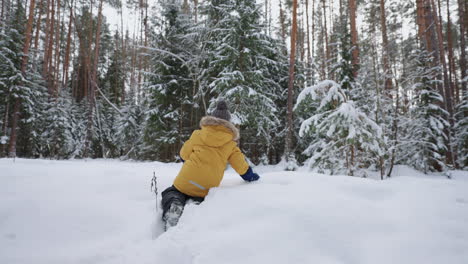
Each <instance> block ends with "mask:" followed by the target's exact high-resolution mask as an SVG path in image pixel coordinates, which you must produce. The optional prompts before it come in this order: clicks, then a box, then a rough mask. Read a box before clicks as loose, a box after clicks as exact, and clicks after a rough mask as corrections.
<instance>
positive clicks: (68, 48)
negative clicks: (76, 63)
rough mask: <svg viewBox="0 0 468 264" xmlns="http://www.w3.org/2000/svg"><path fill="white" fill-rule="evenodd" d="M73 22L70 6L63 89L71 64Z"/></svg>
mask: <svg viewBox="0 0 468 264" xmlns="http://www.w3.org/2000/svg"><path fill="white" fill-rule="evenodd" d="M71 5H73V2H72V3H71ZM72 21H73V8H72V7H71V6H70V19H69V21H68V32H67V44H66V47H65V61H64V63H63V76H62V87H65V86H66V85H67V83H68V67H69V63H70V47H71V33H72Z"/></svg>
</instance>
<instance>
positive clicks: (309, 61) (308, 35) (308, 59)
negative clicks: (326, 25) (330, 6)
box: [305, 0, 312, 84]
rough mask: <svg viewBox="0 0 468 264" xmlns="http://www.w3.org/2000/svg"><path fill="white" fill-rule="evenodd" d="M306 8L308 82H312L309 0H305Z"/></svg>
mask: <svg viewBox="0 0 468 264" xmlns="http://www.w3.org/2000/svg"><path fill="white" fill-rule="evenodd" d="M305 9H306V27H307V30H306V32H307V83H308V84H310V79H311V74H312V69H311V67H312V66H311V65H312V63H311V62H312V55H311V53H310V26H309V0H306V1H305Z"/></svg>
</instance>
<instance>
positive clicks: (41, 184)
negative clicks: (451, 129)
mask: <svg viewBox="0 0 468 264" xmlns="http://www.w3.org/2000/svg"><path fill="white" fill-rule="evenodd" d="M180 166H181V165H180V164H164V163H159V162H151V163H149V162H148V163H143V162H121V161H115V160H88V161H84V160H76V161H50V160H25V159H17V160H16V161H15V162H13V160H11V159H0V263H5V264H7V263H8V264H10V263H15V264H16V263H18V264H19V263H34V264H39V263H47V264H53V263H57V264H64V263H67V264H68V263H139V264H141V263H152V264H154V263H175V264H178V263H200V264H211V263H213V264H214V263H216V264H217V263H242V264H247V263H268V264H271V263H320V264H327V263H355V264H365V263H369V264H371V263H372V264H374V263H379V264H384V263H409V264H415V263H425V264H428V263H441V264H442V263H444V264H445V263H450V264H458V263H459V264H466V263H468V172H462V171H457V172H454V174H453V179H452V180H449V179H447V178H445V177H442V176H426V175H420V173H417V172H415V171H413V170H410V169H408V168H405V167H399V168H397V170H396V172H397V174H399V175H406V176H405V177H403V176H401V177H393V178H391V179H388V180H385V181H377V180H372V179H362V178H355V177H346V176H325V175H320V174H315V173H310V172H307V171H306V170H305V169H302V170H300V171H298V172H284V171H280V170H279V169H278V168H277V167H261V168H255V169H254V170H255V171H258V172H259V173H260V176H261V177H262V178H261V180H260V181H258V182H255V183H244V182H243V181H242V179H241V178H240V177H239V176H237V175H236V174H235V172H234V171H233V170H232V169H230V170H228V171H227V172H226V176H225V179H224V181H223V183H222V185H221V187H219V188H215V189H213V190H211V191H210V194H209V195H208V196H207V198H206V201H205V202H204V203H202V204H200V205H194V204H189V205H187V207H186V209H185V212H184V215H183V216H182V218H181V220H180V222H179V225H178V226H177V227H174V228H173V229H171V230H169V231H168V232H166V233H162V223H161V222H160V221H159V218H160V211H159V212H158V213H156V212H155V201H154V196H153V193H151V192H150V179H151V177H152V173H153V170H155V171H156V174H157V175H158V184H159V185H158V188H159V191H160V192H161V191H162V190H163V189H164V188H166V187H168V186H169V185H170V184H171V183H172V180H173V178H174V177H175V175H176V174H177V172H178V170H179V168H180ZM159 199H160V198H159ZM156 219H158V220H156Z"/></svg>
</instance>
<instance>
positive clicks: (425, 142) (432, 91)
mask: <svg viewBox="0 0 468 264" xmlns="http://www.w3.org/2000/svg"><path fill="white" fill-rule="evenodd" d="M431 60H432V58H431V55H430V54H429V53H428V52H427V51H421V50H416V51H414V52H413V54H412V57H411V64H412V65H411V73H410V75H409V78H411V79H412V82H411V84H412V86H411V90H412V91H413V93H414V99H413V100H412V101H411V102H410V103H411V105H410V109H409V117H408V118H407V120H406V122H404V123H403V124H402V131H403V132H404V133H403V134H402V135H401V143H400V145H399V148H400V151H401V155H399V157H400V160H399V162H404V163H406V164H408V165H410V166H412V167H414V168H416V169H418V170H421V171H423V172H424V173H428V172H430V171H443V170H445V169H446V167H445V161H444V158H445V157H444V154H445V151H446V145H445V141H446V134H445V132H444V130H445V129H446V128H447V127H448V125H449V124H448V123H447V121H446V116H447V112H446V111H445V110H444V109H443V107H442V106H443V97H442V96H441V95H440V93H439V92H438V91H437V89H436V88H435V87H436V84H437V83H438V82H440V80H438V78H437V76H438V75H439V72H438V71H439V70H440V69H439V68H438V67H433V66H431Z"/></svg>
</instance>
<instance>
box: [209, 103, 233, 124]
mask: <svg viewBox="0 0 468 264" xmlns="http://www.w3.org/2000/svg"><path fill="white" fill-rule="evenodd" d="M211 115H212V116H214V117H217V118H221V119H224V120H227V121H231V114H230V113H229V110H228V108H227V103H226V102H225V101H224V100H219V101H218V104H217V105H216V109H215V110H214V111H213V112H212V113H211Z"/></svg>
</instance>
